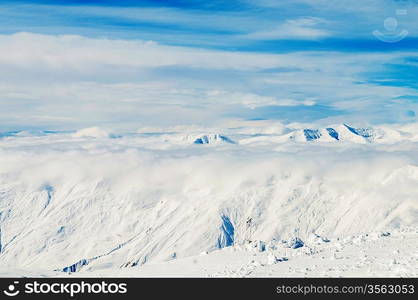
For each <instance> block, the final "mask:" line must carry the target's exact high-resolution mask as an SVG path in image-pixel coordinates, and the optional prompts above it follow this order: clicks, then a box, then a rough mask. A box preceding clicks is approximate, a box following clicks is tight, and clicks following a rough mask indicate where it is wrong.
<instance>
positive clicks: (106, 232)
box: [0, 122, 418, 277]
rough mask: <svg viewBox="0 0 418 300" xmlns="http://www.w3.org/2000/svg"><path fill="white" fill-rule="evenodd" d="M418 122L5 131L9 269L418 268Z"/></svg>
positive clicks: (3, 235)
mask: <svg viewBox="0 0 418 300" xmlns="http://www.w3.org/2000/svg"><path fill="white" fill-rule="evenodd" d="M417 234H418V124H408V125H403V126H398V127H395V126H389V125H386V126H377V127H374V128H357V127H353V126H351V125H347V124H339V125H334V126H326V127H323V128H317V127H306V126H304V125H302V124H299V125H297V124H296V125H293V126H282V125H277V124H265V123H263V122H254V123H252V124H251V126H250V125H248V124H245V125H243V124H239V125H236V126H229V127H224V128H197V127H190V128H187V127H186V128H171V129H164V130H158V129H154V130H149V129H148V130H145V129H140V130H138V131H137V132H134V133H117V134H115V133H113V132H107V131H105V130H103V129H101V128H97V127H93V128H86V129H82V130H79V131H77V132H57V131H26V132H23V131H21V132H18V131H15V132H3V133H0V276H31V275H32V276H64V275H67V274H71V276H128V277H129V276H162V277H167V276H170V277H171V276H173V277H174V276H186V277H187V276H199V277H214V276H221V277H231V276H232V277H235V276H239V277H242V276H250V277H251V276H255V277H266V276H274V277H284V276H287V277H289V276H297V277H299V276H313V277H317V276H396V277H398V276H402V277H408V276H415V277H416V276H418V250H417V249H418V239H417Z"/></svg>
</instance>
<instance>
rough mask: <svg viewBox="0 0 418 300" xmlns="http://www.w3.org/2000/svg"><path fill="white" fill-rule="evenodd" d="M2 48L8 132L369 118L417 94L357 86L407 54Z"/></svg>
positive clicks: (29, 39)
mask: <svg viewBox="0 0 418 300" xmlns="http://www.w3.org/2000/svg"><path fill="white" fill-rule="evenodd" d="M308 23H309V22H308ZM0 47H1V49H2V54H1V55H0V68H1V70H2V73H0V108H1V110H0V122H1V123H2V124H3V125H4V126H6V127H9V128H15V127H26V126H37V127H43V128H45V127H51V126H52V127H54V128H56V127H59V128H82V127H89V126H93V125H96V124H98V125H101V124H107V125H108V126H114V125H117V126H124V127H131V128H132V127H133V128H137V127H139V126H159V125H160V124H159V123H167V124H164V125H178V124H179V122H183V123H188V124H190V123H197V124H206V123H211V122H212V123H213V122H217V121H219V120H220V119H223V118H226V117H229V118H232V117H239V116H240V113H242V112H243V111H245V110H249V109H250V110H251V109H252V110H254V111H256V110H257V109H258V108H261V107H265V106H276V107H280V109H282V108H283V109H288V110H291V109H292V107H296V106H304V107H311V108H312V109H313V110H315V107H316V105H326V106H331V107H334V108H336V109H350V110H352V111H355V110H356V109H357V111H356V113H357V114H358V115H361V112H364V113H365V114H366V115H367V116H370V115H371V114H370V112H371V111H374V110H376V109H377V108H378V105H382V103H385V101H386V102H387V101H388V100H390V99H391V97H398V96H401V95H405V94H409V95H414V93H415V91H414V90H412V89H410V88H406V87H396V86H392V87H389V86H379V85H374V84H371V83H368V82H367V78H366V80H365V78H363V77H362V76H363V75H362V74H363V73H365V72H373V71H374V72H377V71H379V70H382V65H384V64H386V63H388V62H398V63H401V62H402V60H403V58H404V57H406V56H408V55H416V54H415V53H406V52H395V53H369V54H366V53H339V52H292V53H286V54H261V53H245V52H236V51H215V50H202V49H196V48H186V47H172V46H165V45H160V44H158V43H154V42H147V41H132V40H110V39H92V38H86V37H81V36H67V35H60V36H51V35H39V34H31V33H19V34H13V35H0ZM359 82H362V84H358V83H359ZM379 109H380V108H379ZM403 109H407V108H403ZM393 110H394V109H393V108H391V111H393ZM11 112H12V113H11ZM247 115H248V114H247ZM279 116H280V115H279ZM256 117H262V116H259V115H257V116H256Z"/></svg>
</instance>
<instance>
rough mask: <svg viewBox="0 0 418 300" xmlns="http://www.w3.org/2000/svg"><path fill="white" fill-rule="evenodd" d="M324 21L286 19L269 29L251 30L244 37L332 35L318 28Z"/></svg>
mask: <svg viewBox="0 0 418 300" xmlns="http://www.w3.org/2000/svg"><path fill="white" fill-rule="evenodd" d="M324 23H326V22H325V20H323V19H319V18H299V19H294V20H287V21H285V22H284V23H282V24H279V25H277V26H276V27H275V28H273V29H271V30H263V31H257V32H253V33H250V34H247V35H245V37H246V38H249V39H256V40H280V39H289V40H297V39H304V40H316V39H321V38H326V37H329V36H331V35H332V34H331V32H330V31H329V30H325V29H322V28H319V25H321V24H324Z"/></svg>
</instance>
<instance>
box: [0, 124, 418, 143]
mask: <svg viewBox="0 0 418 300" xmlns="http://www.w3.org/2000/svg"><path fill="white" fill-rule="evenodd" d="M301 126H302V125H299V126H298V128H295V127H292V126H291V127H280V126H276V127H274V126H273V125H270V127H271V128H272V129H268V128H269V127H235V128H234V127H225V128H207V129H204V128H194V127H190V128H189V129H188V127H181V128H175V130H177V131H170V130H167V131H165V132H164V131H156V132H152V131H150V132H144V131H143V130H139V132H138V133H135V132H134V133H129V132H128V133H123V132H122V133H113V132H109V131H107V130H104V129H103V128H99V127H90V128H84V129H80V130H78V131H53V130H49V131H48V130H44V131H8V132H0V142H1V141H2V140H3V141H4V140H10V139H14V138H15V139H16V138H26V139H29V138H40V137H47V138H50V139H63V138H68V139H107V138H113V139H114V138H123V139H125V140H126V139H129V138H132V139H136V141H137V142H139V143H143V144H144V145H151V144H152V145H154V146H158V145H164V147H167V146H170V145H171V146H180V145H183V146H187V145H190V146H191V145H193V144H194V145H196V144H197V145H209V144H217V145H225V144H241V145H251V144H253V143H254V144H256V145H257V144H260V142H262V143H264V144H267V143H268V144H286V143H306V142H315V143H323V144H338V143H346V144H395V143H398V142H418V124H408V125H402V126H398V127H395V126H388V125H381V126H375V127H366V128H363V127H354V126H352V125H348V124H340V125H334V126H324V127H312V126H308V125H307V126H306V127H305V128H303V127H301ZM266 128H267V129H266ZM149 130H151V129H149ZM178 130H181V131H178ZM266 132H267V133H266Z"/></svg>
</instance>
